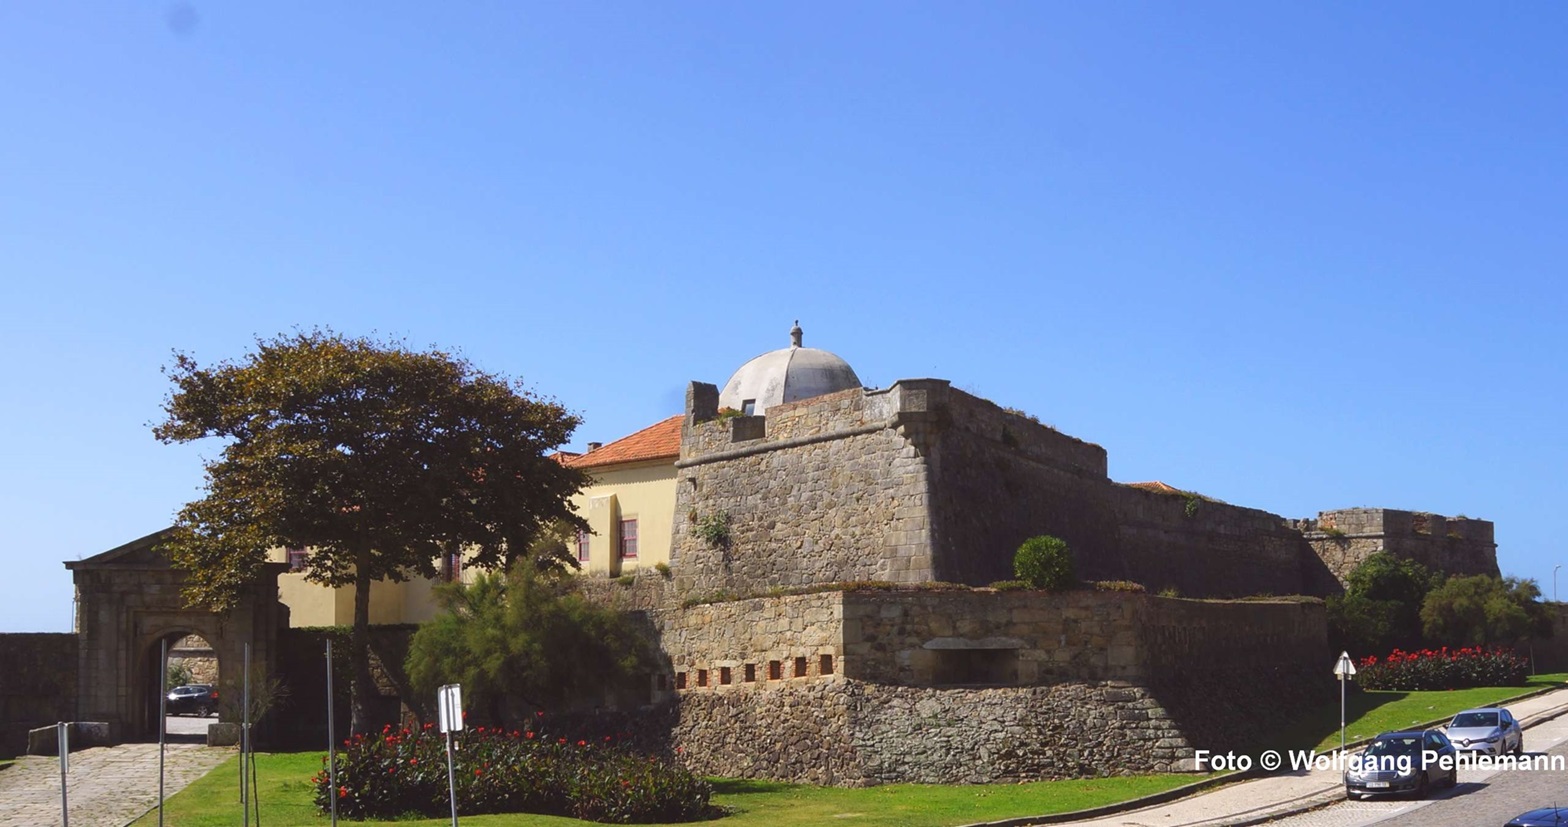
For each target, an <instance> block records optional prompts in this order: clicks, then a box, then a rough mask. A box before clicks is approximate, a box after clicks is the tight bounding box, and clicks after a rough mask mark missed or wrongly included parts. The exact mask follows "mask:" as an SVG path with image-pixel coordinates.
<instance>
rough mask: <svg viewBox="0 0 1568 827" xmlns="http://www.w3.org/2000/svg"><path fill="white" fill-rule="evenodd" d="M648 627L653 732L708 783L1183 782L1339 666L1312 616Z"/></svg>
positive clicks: (1291, 611) (1070, 616)
mask: <svg viewBox="0 0 1568 827" xmlns="http://www.w3.org/2000/svg"><path fill="white" fill-rule="evenodd" d="M651 619H652V622H653V625H654V627H655V629H656V630H657V632H656V633H657V635H658V636H659V643H660V647H661V648H662V649H663V650H664V651H665V652H666V653H667V654H668V656H669V663H668V666H667V670H668V671H667V673H666V674H665V675H663V676H661V677H660V679H659V685H660V686H662V687H665V688H666V690H667V691H664V692H662V693H660V698H659V700H661V701H662V702H663V703H664V704H665V707H664V708H665V709H666V710H668V712H667V713H666V714H665V715H663V716H660V715H653V716H649V720H651V721H652V720H661V721H664V722H665V723H664V725H665V726H667V727H668V728H669V733H668V743H669V744H670V746H671V747H674V748H679V749H680V751H681V753H682V754H683V756H684V757H685V760H687V761H688V762H689V763H690V764H692V765H693V767H694V768H695V769H697V770H698V771H701V772H710V773H719V774H726V775H740V776H744V777H757V778H774V779H780V780H791V781H809V782H813V783H826V784H845V785H863V784H877V783H886V782H942V783H955V782H957V783H983V782H993V781H1017V780H1025V779H1035V778H1051V777H1071V776H1086V775H1104V774H1113V773H1129V772H1150V771H1168V770H1172V769H1178V768H1181V767H1182V766H1183V759H1186V758H1190V756H1191V749H1192V748H1193V747H1203V748H1210V749H1222V750H1223V749H1231V748H1239V747H1243V746H1247V745H1251V744H1255V743H1256V742H1257V740H1258V739H1259V738H1260V737H1261V736H1262V735H1264V734H1265V733H1263V732H1261V731H1260V730H1259V729H1258V727H1259V726H1263V725H1267V724H1268V723H1269V722H1275V721H1279V720H1287V719H1288V718H1289V717H1291V716H1292V715H1294V714H1296V713H1297V712H1298V711H1299V710H1300V709H1303V708H1307V707H1309V706H1310V705H1311V704H1312V702H1313V701H1314V700H1320V699H1318V698H1316V697H1315V696H1314V695H1313V691H1312V690H1313V687H1317V688H1319V689H1321V688H1322V687H1320V686H1318V685H1319V684H1323V683H1324V682H1323V681H1321V680H1317V681H1313V680H1307V679H1306V678H1307V677H1308V676H1307V675H1306V674H1304V670H1305V669H1306V667H1305V666H1304V665H1303V664H1308V663H1311V664H1317V665H1321V663H1320V662H1327V658H1328V653H1327V644H1326V642H1325V638H1324V623H1323V610H1322V606H1321V604H1318V603H1316V602H1246V603H1215V602H1207V601H1189V600H1176V599H1168V598H1159V597H1152V596H1149V595H1142V594H1133V593H1126V592H1088V591H1084V592H1070V593H1065V594H1058V595H1050V594H1044V593H1039V592H994V591H990V590H978V591H972V590H942V591H925V590H914V591H847V592H837V591H835V592H824V593H819V594H810V595H797V596H784V597H770V598H754V599H749V600H739V601H733V602H727V603H718V604H710V605H704V606H696V607H691V608H687V609H677V610H666V611H659V612H654V613H652V615H651ZM1319 671H1321V670H1319ZM1243 674H1244V675H1245V679H1244V680H1243V679H1238V678H1237V676H1238V675H1243ZM1204 676H1207V677H1204ZM1241 702H1245V703H1247V704H1248V706H1247V709H1248V710H1249V711H1248V714H1247V715H1245V716H1238V715H1234V714H1231V712H1232V711H1233V710H1234V709H1236V708H1237V706H1236V703H1241Z"/></svg>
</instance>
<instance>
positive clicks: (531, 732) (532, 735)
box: [523, 729, 534, 741]
mask: <svg viewBox="0 0 1568 827" xmlns="http://www.w3.org/2000/svg"><path fill="white" fill-rule="evenodd" d="M523 737H524V738H527V739H528V740H530V741H532V740H533V738H534V731H533V730H531V729H530V730H528V734H527V735H524V736H523Z"/></svg>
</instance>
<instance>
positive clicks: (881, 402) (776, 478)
mask: <svg viewBox="0 0 1568 827" xmlns="http://www.w3.org/2000/svg"><path fill="white" fill-rule="evenodd" d="M691 394H692V395H693V396H694V400H693V402H692V403H691V404H689V407H688V412H689V414H690V415H689V416H688V417H687V422H686V424H685V426H684V433H683V436H682V445H681V460H680V462H679V463H677V465H678V467H679V474H678V479H677V481H676V484H677V486H678V488H677V493H676V506H675V507H676V518H675V527H674V530H673V537H672V553H671V556H672V562H671V568H672V569H673V571H674V576H675V581H676V590H677V591H678V592H680V593H683V594H704V593H709V592H714V591H719V590H729V591H734V592H741V593H754V592H757V591H762V590H765V589H767V588H768V587H771V586H796V585H804V584H810V583H823V582H835V581H854V580H890V581H903V582H923V581H928V580H931V579H932V568H931V560H930V546H929V543H928V541H927V537H928V534H927V525H926V491H927V481H926V472H925V466H924V463H923V462H922V461H921V460H920V458H919V456H918V454H917V452H916V450H915V448H914V447H913V446H912V445H909V444H908V443H907V442H906V441H905V440H904V439H903V438H902V437H900V436H899V434H898V433H897V431H896V430H894V428H893V427H892V423H893V419H894V417H895V416H896V415H897V414H898V413H899V408H900V405H901V404H902V403H904V402H907V401H908V400H907V399H905V398H904V395H903V394H899V393H893V392H883V393H873V394H867V393H865V392H863V391H859V390H852V391H845V392H843V393H838V394H832V395H829V396H823V397H818V398H816V399H811V400H808V401H804V402H797V403H793V404H787V405H775V406H773V407H771V408H769V409H768V416H767V417H766V418H765V419H766V423H765V424H766V433H765V434H764V433H762V432H761V431H760V429H757V428H756V427H755V426H756V425H757V424H758V423H759V421H761V420H762V419H763V418H762V417H736V418H731V419H724V420H721V419H715V418H714V416H715V413H714V411H715V409H714V407H713V405H714V404H716V399H717V392H716V391H715V390H714V389H713V386H711V385H696V384H694V385H693V389H692V391H691ZM703 400H705V401H706V403H707V404H706V405H705V406H704V405H702V404H698V403H699V402H701V401H703ZM711 515H725V516H727V517H728V519H729V521H730V537H729V541H728V542H727V543H723V544H713V543H710V542H707V541H705V540H703V539H702V538H700V537H698V536H696V534H695V526H696V524H697V521H698V520H701V519H703V518H707V517H709V516H711Z"/></svg>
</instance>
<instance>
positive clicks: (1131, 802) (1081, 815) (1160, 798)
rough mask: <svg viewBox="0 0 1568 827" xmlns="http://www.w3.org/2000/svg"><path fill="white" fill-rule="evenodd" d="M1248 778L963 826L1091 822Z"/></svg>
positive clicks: (1234, 776)
mask: <svg viewBox="0 0 1568 827" xmlns="http://www.w3.org/2000/svg"><path fill="white" fill-rule="evenodd" d="M1246 776H1247V774H1246V773H1243V772H1228V773H1225V774H1224V775H1216V776H1214V777H1212V778H1205V779H1203V780H1202V781H1194V782H1193V783H1191V784H1183V785H1181V786H1180V787H1173V788H1171V789H1169V790H1166V791H1164V792H1158V793H1153V794H1151V795H1146V796H1143V797H1142V798H1133V799H1128V800H1127V801H1118V802H1116V803H1114V804H1102V805H1100V806H1098V807H1089V808H1088V809H1084V810H1073V811H1071V812H1066V813H1054V814H1052V815H1043V816H1019V817H1018V818H1006V819H1002V820H1001V821H977V822H975V823H973V824H964V825H961V827H1028V826H1029V825H1032V824H1063V823H1066V822H1070V821H1086V820H1088V819H1091V818H1099V817H1100V816H1109V815H1116V814H1117V813H1121V812H1126V811H1128V810H1141V809H1143V808H1144V807H1153V806H1154V805H1156V804H1164V803H1166V802H1168V801H1175V800H1176V799H1178V798H1186V797H1187V796H1189V795H1197V794H1199V793H1203V792H1208V791H1209V790H1210V789H1213V788H1214V787H1220V786H1223V785H1225V784H1229V783H1231V782H1233V781H1243V780H1246Z"/></svg>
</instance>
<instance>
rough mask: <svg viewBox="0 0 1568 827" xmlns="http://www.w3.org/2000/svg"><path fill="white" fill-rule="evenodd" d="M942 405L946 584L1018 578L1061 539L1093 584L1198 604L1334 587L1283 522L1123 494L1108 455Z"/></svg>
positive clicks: (935, 498)
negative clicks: (1016, 561) (1038, 541)
mask: <svg viewBox="0 0 1568 827" xmlns="http://www.w3.org/2000/svg"><path fill="white" fill-rule="evenodd" d="M933 396H934V397H936V395H935V394H934V395H933ZM936 398H938V399H939V400H940V401H939V402H938V403H937V405H938V409H939V410H940V411H941V416H940V417H939V419H938V422H939V423H940V424H939V425H938V426H936V427H933V428H931V429H930V433H929V434H928V435H927V441H928V442H929V443H930V446H931V447H930V451H929V453H930V467H931V471H930V475H931V486H932V492H933V493H932V497H931V502H932V514H931V523H932V525H933V527H934V534H935V539H934V541H933V545H934V546H935V551H934V554H935V557H936V560H937V564H936V568H937V579H939V580H948V581H954V582H961V583H970V584H975V585H981V584H985V583H989V582H994V581H997V580H1005V579H1010V578H1011V577H1012V576H1013V573H1012V559H1013V553H1014V552H1015V551H1017V549H1018V546H1019V545H1021V544H1022V543H1023V541H1024V540H1026V539H1028V538H1029V537H1032V536H1035V535H1039V534H1051V535H1054V536H1057V537H1061V538H1062V539H1064V540H1066V541H1067V543H1068V545H1069V546H1070V547H1071V548H1072V549H1073V551H1074V557H1075V559H1076V562H1077V564H1078V569H1079V576H1080V577H1082V578H1084V579H1088V580H1132V581H1134V582H1138V583H1142V584H1144V585H1145V586H1147V587H1149V588H1150V589H1151V590H1159V589H1163V588H1167V587H1173V588H1176V589H1177V590H1178V591H1179V592H1180V593H1181V594H1184V595H1190V596H1196V597H1244V596H1249V595H1254V594H1312V593H1317V590H1318V589H1322V588H1327V587H1328V586H1329V584H1330V583H1331V582H1332V581H1331V579H1330V578H1329V576H1328V575H1327V573H1326V572H1325V571H1324V570H1323V567H1322V565H1321V564H1320V563H1318V562H1317V561H1316V559H1315V558H1314V557H1313V556H1312V555H1311V554H1310V550H1309V548H1308V547H1307V545H1306V544H1305V542H1304V541H1303V539H1302V536H1301V534H1300V532H1298V531H1294V530H1292V529H1291V528H1289V527H1288V526H1287V525H1286V524H1285V523H1286V521H1285V519H1284V518H1283V517H1280V516H1278V515H1275V514H1270V513H1268V512H1266V511H1259V510H1257V509H1251V508H1241V507H1237V506H1233V505H1228V504H1226V503H1221V502H1216V501H1213V500H1204V499H1198V500H1197V502H1196V505H1195V507H1192V508H1189V507H1188V504H1187V503H1188V499H1187V498H1186V497H1184V496H1179V495H1170V494H1161V493H1154V492H1149V491H1145V490H1142V489H1138V488H1133V487H1129V486H1124V485H1117V484H1115V483H1112V482H1111V481H1110V480H1109V479H1108V478H1106V476H1105V459H1104V457H1105V452H1104V450H1103V449H1101V448H1100V447H1099V446H1092V445H1089V444H1088V443H1084V442H1081V441H1079V440H1076V439H1073V438H1072V437H1068V436H1065V435H1062V434H1058V433H1057V432H1056V431H1054V430H1051V429H1049V428H1046V427H1045V426H1042V425H1040V424H1038V423H1035V422H1032V421H1030V420H1028V419H1026V418H1024V417H1022V416H1019V415H1017V414H1014V413H1012V412H1009V411H1006V410H1004V409H1002V408H999V407H997V406H996V405H994V404H992V403H990V402H988V401H986V400H984V399H979V398H977V397H974V396H970V395H969V394H966V393H963V392H961V391H957V390H952V389H950V388H949V389H946V390H945V391H943V392H942V393H941V394H940V396H939V397H936ZM1091 449H1092V450H1091ZM1095 455H1097V457H1098V462H1094V461H1090V460H1091V457H1092V456H1095Z"/></svg>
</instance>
